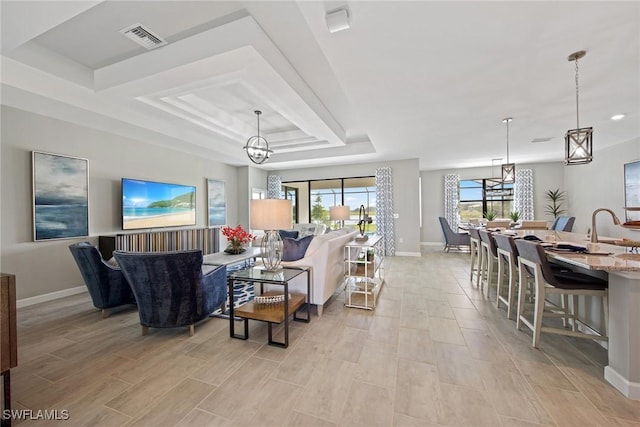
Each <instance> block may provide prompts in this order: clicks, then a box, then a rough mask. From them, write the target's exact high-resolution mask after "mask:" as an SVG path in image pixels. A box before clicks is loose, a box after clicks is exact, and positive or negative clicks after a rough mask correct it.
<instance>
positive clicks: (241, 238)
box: [222, 224, 256, 253]
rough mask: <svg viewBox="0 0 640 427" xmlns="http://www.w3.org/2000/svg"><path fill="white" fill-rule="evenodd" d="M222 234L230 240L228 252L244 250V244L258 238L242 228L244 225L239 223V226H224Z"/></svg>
mask: <svg viewBox="0 0 640 427" xmlns="http://www.w3.org/2000/svg"><path fill="white" fill-rule="evenodd" d="M222 235H223V236H224V237H226V238H227V240H228V241H229V247H228V248H227V250H226V252H234V253H240V252H243V251H244V248H243V246H244V245H246V244H248V243H250V242H253V241H254V240H255V239H256V236H254V235H253V234H251V233H248V232H247V230H245V229H244V228H242V226H241V225H239V224H238V226H237V227H223V228H222Z"/></svg>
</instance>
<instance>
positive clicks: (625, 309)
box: [502, 229, 640, 399]
mask: <svg viewBox="0 0 640 427" xmlns="http://www.w3.org/2000/svg"><path fill="white" fill-rule="evenodd" d="M502 232H503V233H505V234H510V235H512V236H513V237H514V238H525V236H528V235H534V236H536V237H538V238H539V239H540V240H541V243H542V244H543V245H544V246H546V249H548V250H547V251H546V253H547V256H548V258H549V259H551V260H553V261H555V262H559V263H561V264H566V265H568V266H571V267H573V268H574V269H577V270H580V271H581V272H585V273H587V274H592V275H594V276H599V277H605V278H606V277H608V280H609V319H608V320H609V321H608V336H609V340H608V342H607V345H608V356H609V357H608V365H607V366H606V367H605V369H604V378H605V379H606V381H607V382H609V383H610V384H611V385H613V386H614V387H615V388H616V389H618V390H619V391H620V392H621V393H622V394H624V395H625V396H627V397H628V398H631V399H640V254H639V253H637V250H638V249H637V247H634V246H633V242H631V243H630V242H629V241H623V240H622V239H620V238H605V237H600V239H599V242H598V243H597V247H596V246H593V245H589V243H590V241H589V239H588V238H587V236H586V235H585V234H582V233H572V232H565V231H553V230H533V229H532V230H522V229H520V230H508V231H507V230H504V231H502ZM623 245H626V246H623ZM572 247H573V248H577V249H578V250H577V251H576V250H575V249H571V248H572ZM563 248H565V249H563ZM583 248H584V250H583ZM587 248H589V249H591V252H589V251H588V250H586V249H587Z"/></svg>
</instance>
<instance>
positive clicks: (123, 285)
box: [69, 242, 136, 317]
mask: <svg viewBox="0 0 640 427" xmlns="http://www.w3.org/2000/svg"><path fill="white" fill-rule="evenodd" d="M69 250H70V251H71V255H73V259H75V261H76V264H78V268H79V269H80V274H82V279H83V280H84V284H85V285H87V289H88V290H89V295H91V300H92V301H93V305H94V306H95V307H96V308H99V309H101V310H102V317H109V314H110V312H111V311H110V309H111V308H113V307H118V306H121V305H125V304H135V303H136V300H135V298H134V296H133V292H132V291H131V287H130V286H129V283H128V282H127V280H126V279H125V278H124V275H123V274H122V271H121V270H120V269H119V268H116V267H113V266H111V265H110V264H108V263H107V262H105V261H104V260H103V259H102V256H101V255H100V251H98V248H96V247H95V246H93V245H92V244H91V243H89V242H80V243H74V244H73V245H70V246H69Z"/></svg>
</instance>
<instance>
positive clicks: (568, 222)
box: [551, 216, 576, 231]
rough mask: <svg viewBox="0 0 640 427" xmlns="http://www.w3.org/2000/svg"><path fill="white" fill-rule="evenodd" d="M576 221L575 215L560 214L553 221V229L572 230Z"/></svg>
mask: <svg viewBox="0 0 640 427" xmlns="http://www.w3.org/2000/svg"><path fill="white" fill-rule="evenodd" d="M575 221H576V217H575V216H559V217H557V218H556V219H555V221H553V224H552V225H551V230H555V231H571V230H572V229H573V223H574V222H575Z"/></svg>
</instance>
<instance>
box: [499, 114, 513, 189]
mask: <svg viewBox="0 0 640 427" xmlns="http://www.w3.org/2000/svg"><path fill="white" fill-rule="evenodd" d="M512 120H513V119H512V118H511V117H507V118H506V119H503V120H502V122H503V123H506V124H507V163H503V164H502V167H501V169H502V182H503V183H505V184H513V183H514V182H516V164H515V163H510V162H509V122H510V121H512Z"/></svg>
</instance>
